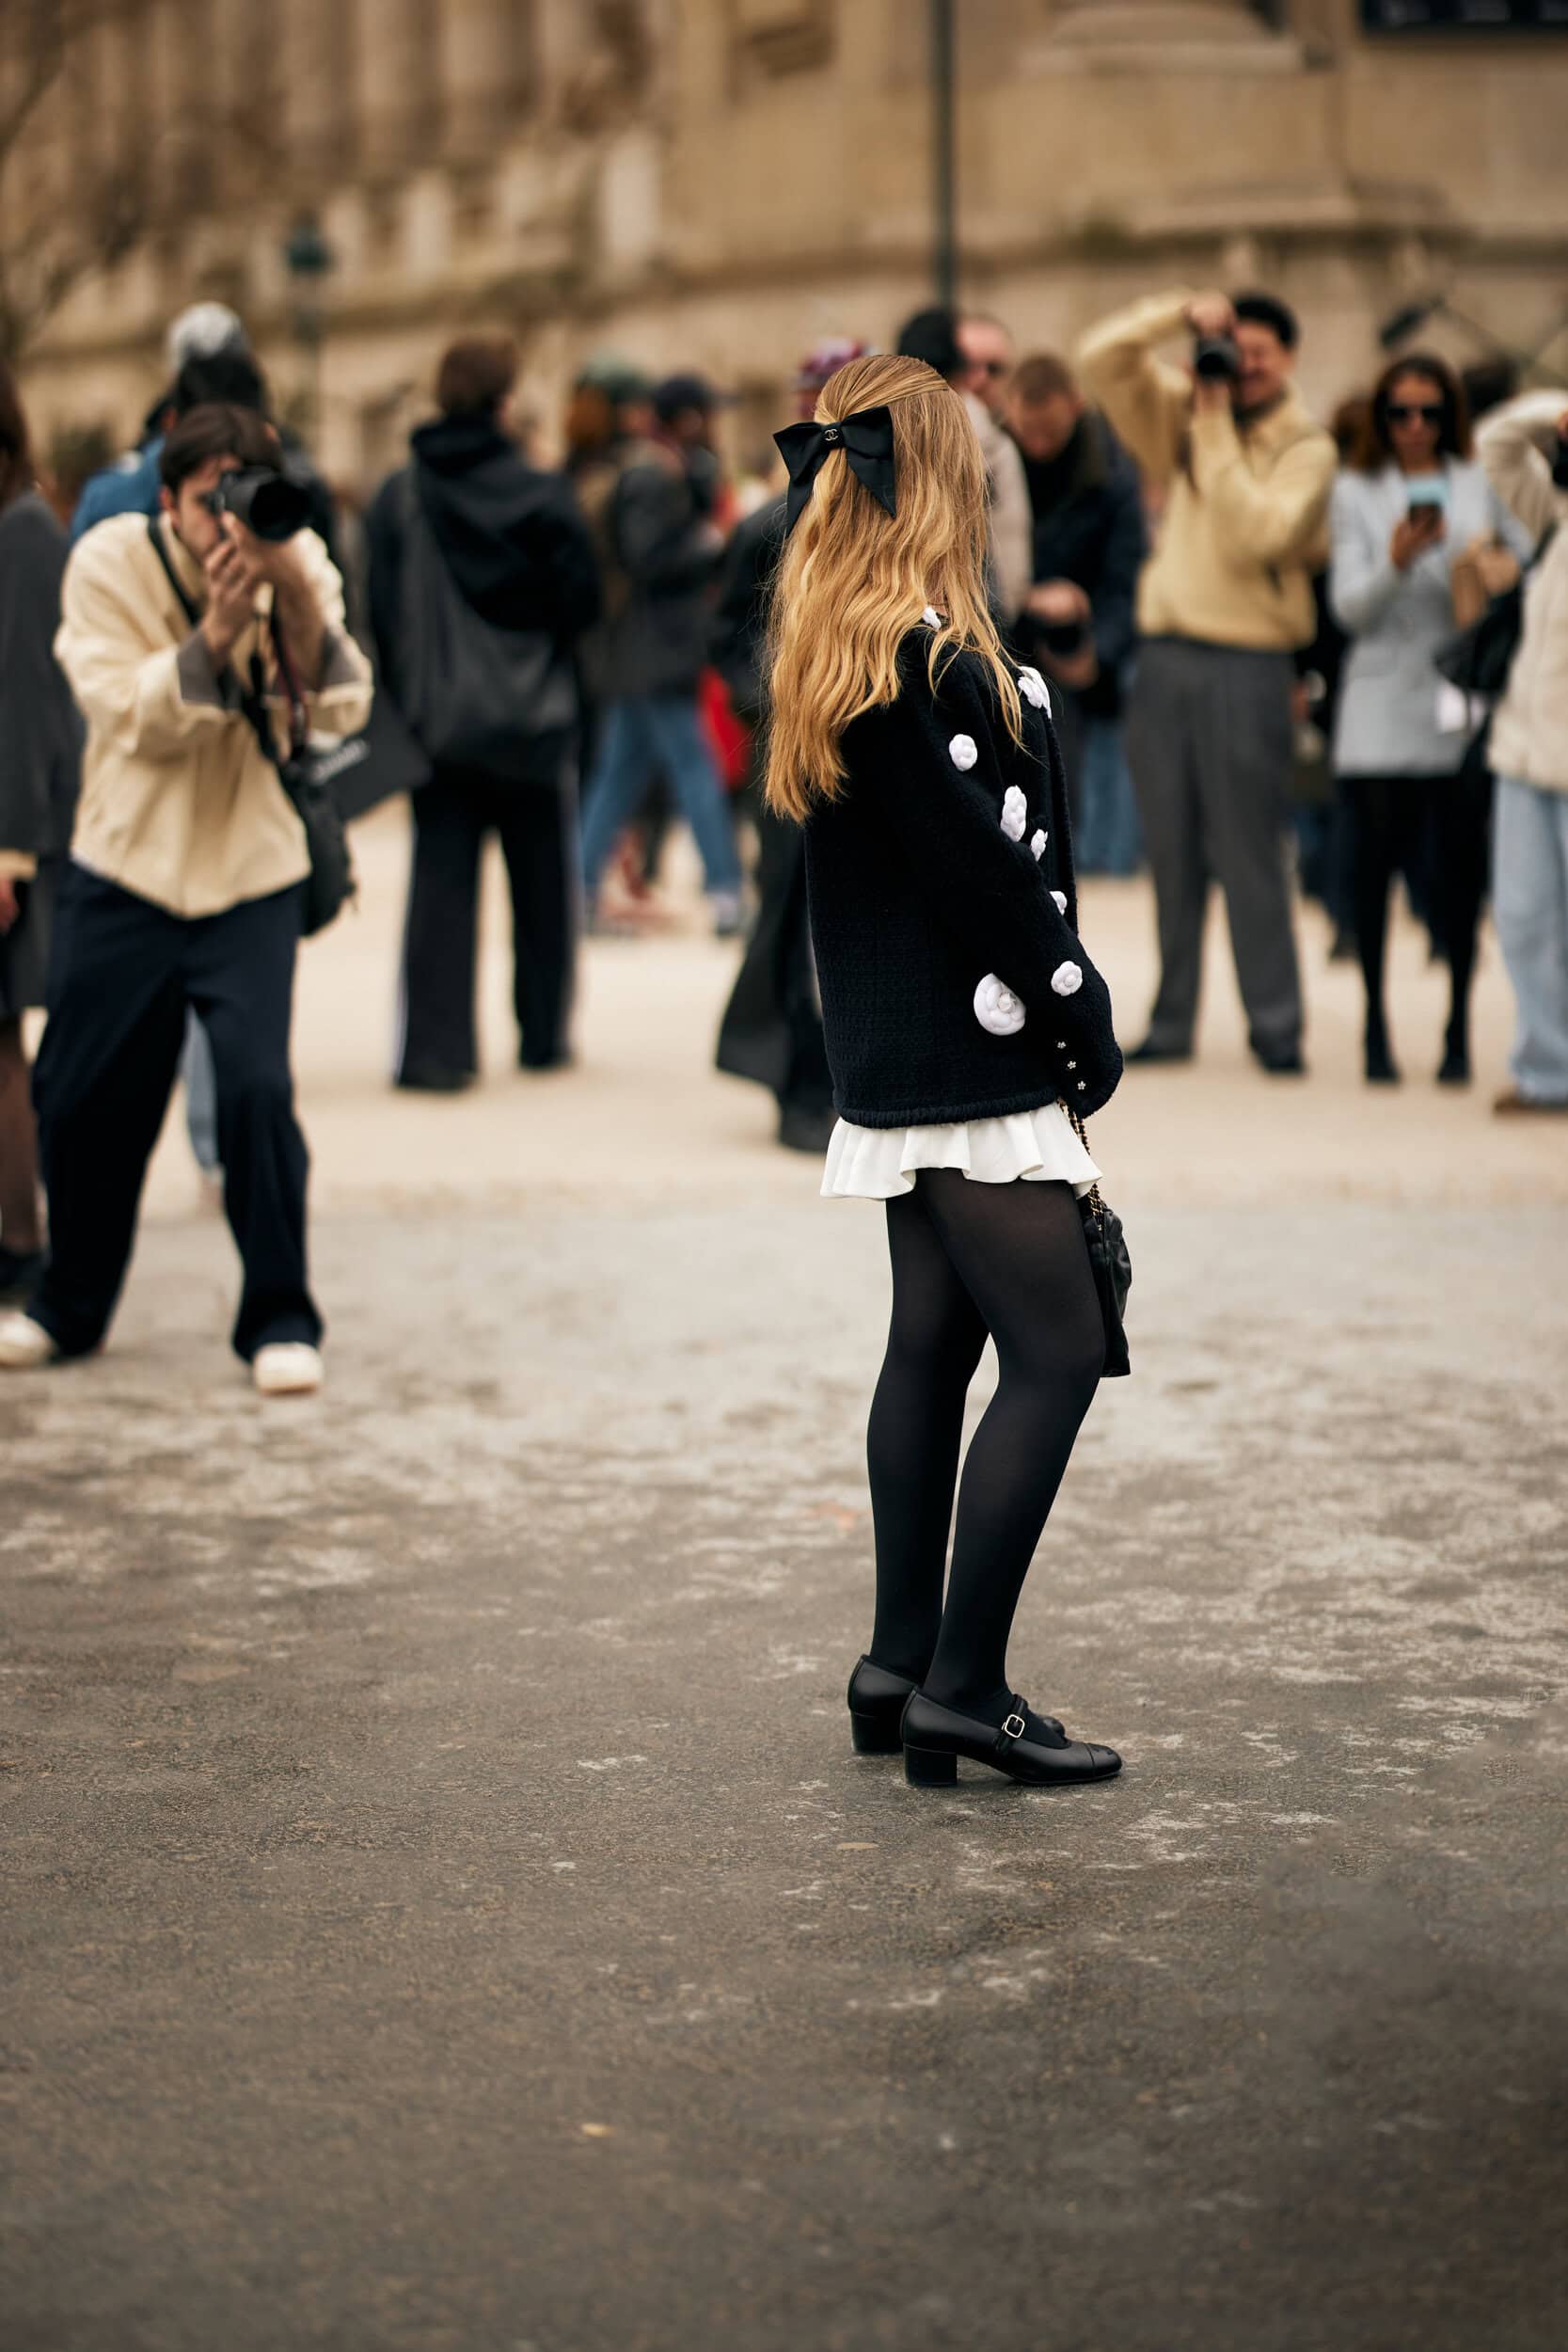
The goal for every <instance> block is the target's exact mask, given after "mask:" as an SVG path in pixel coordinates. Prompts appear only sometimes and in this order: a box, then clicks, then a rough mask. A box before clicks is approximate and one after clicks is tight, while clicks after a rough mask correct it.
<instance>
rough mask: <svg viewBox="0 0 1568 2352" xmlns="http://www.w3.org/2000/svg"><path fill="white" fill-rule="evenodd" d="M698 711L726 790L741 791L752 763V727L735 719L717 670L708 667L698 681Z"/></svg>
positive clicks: (733, 706)
mask: <svg viewBox="0 0 1568 2352" xmlns="http://www.w3.org/2000/svg"><path fill="white" fill-rule="evenodd" d="M697 710H698V714H699V716H700V717H701V719H702V723H703V733H704V734H705V736H706V737H707V739H708V748H709V750H710V751H711V752H712V754H713V756H714V758H715V759H716V760H717V761H718V762H719V772H720V774H721V776H722V777H723V779H724V789H725V790H726V792H738V791H739V789H740V787H741V786H742V785H743V784H744V783H745V781H746V771H747V769H748V768H749V767H750V765H751V759H752V730H751V728H750V727H749V726H747V724H746V723H745V722H744V720H742V719H737V718H736V710H735V705H734V703H733V702H731V700H730V690H729V688H728V687H727V686H726V685H725V683H724V681H723V679H722V678H721V676H720V675H719V673H718V671H717V670H705V671H704V672H703V675H702V676H701V677H700V678H699V679H698V681H697Z"/></svg>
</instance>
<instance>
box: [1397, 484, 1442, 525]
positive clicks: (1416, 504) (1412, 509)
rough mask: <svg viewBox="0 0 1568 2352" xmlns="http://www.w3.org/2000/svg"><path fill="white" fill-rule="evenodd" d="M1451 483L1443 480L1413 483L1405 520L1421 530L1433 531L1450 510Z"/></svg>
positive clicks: (1405, 511)
mask: <svg viewBox="0 0 1568 2352" xmlns="http://www.w3.org/2000/svg"><path fill="white" fill-rule="evenodd" d="M1448 504H1449V485H1448V484H1447V483H1446V482H1443V481H1433V482H1417V483H1413V484H1412V485H1411V488H1410V492H1409V497H1408V501H1407V503H1406V506H1405V510H1404V516H1405V520H1406V521H1407V522H1409V523H1414V524H1415V525H1416V526H1417V527H1418V529H1419V530H1422V531H1431V530H1433V528H1434V527H1436V526H1438V525H1440V524H1441V523H1442V521H1443V518H1444V516H1445V514H1446V513H1447V511H1448Z"/></svg>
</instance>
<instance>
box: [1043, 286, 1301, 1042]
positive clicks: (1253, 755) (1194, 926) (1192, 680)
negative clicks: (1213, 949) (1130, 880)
mask: <svg viewBox="0 0 1568 2352" xmlns="http://www.w3.org/2000/svg"><path fill="white" fill-rule="evenodd" d="M1178 337H1184V338H1185V340H1186V342H1187V348H1188V354H1189V358H1188V364H1187V365H1186V366H1184V367H1182V366H1177V365H1175V364H1173V363H1172V362H1171V361H1170V360H1168V359H1164V358H1159V357H1158V356H1157V354H1158V352H1159V348H1160V346H1161V345H1162V344H1163V343H1169V342H1174V341H1175V340H1176V339H1177V338H1178ZM1298 342H1299V333H1298V329H1297V326H1296V321H1295V318H1294V315H1293V314H1292V312H1291V310H1289V309H1288V308H1287V306H1286V305H1285V304H1284V303H1283V302H1280V301H1278V300H1277V299H1276V298H1275V296H1274V295H1273V294H1239V295H1237V296H1236V298H1235V299H1234V300H1232V299H1231V298H1230V296H1229V295H1227V294H1197V295H1191V294H1169V295H1164V296H1157V297H1156V298H1155V299H1153V300H1152V301H1148V302H1140V303H1137V304H1135V305H1134V306H1133V307H1132V309H1131V310H1123V311H1120V312H1118V314H1117V316H1116V317H1115V318H1113V319H1108V320H1107V321H1106V322H1105V324H1104V325H1103V326H1099V327H1096V328H1095V329H1094V331H1093V333H1091V334H1090V335H1089V336H1088V337H1087V338H1086V339H1085V342H1084V343H1083V345H1082V347H1081V349H1080V352H1079V363H1080V367H1081V370H1082V373H1083V377H1084V381H1085V387H1086V388H1087V389H1088V392H1089V395H1090V398H1091V399H1092V400H1094V401H1096V402H1097V403H1098V404H1099V405H1100V406H1101V408H1102V409H1103V410H1104V412H1105V414H1106V416H1107V417H1108V418H1109V420H1110V421H1111V424H1112V426H1113V428H1114V429H1115V431H1116V432H1117V435H1118V437H1120V439H1121V440H1122V442H1123V443H1124V444H1125V445H1126V447H1127V448H1128V449H1129V450H1130V451H1131V452H1132V455H1133V456H1134V457H1135V458H1136V459H1137V461H1138V464H1139V465H1140V466H1141V467H1142V468H1143V469H1144V471H1145V473H1146V474H1147V475H1148V479H1149V481H1150V482H1151V483H1152V484H1154V485H1158V486H1159V487H1160V488H1162V489H1164V493H1165V509H1164V520H1163V522H1162V524H1161V527H1160V532H1159V537H1158V539H1157V541H1156V543H1155V547H1154V550H1153V553H1152V554H1151V555H1150V556H1149V559H1148V563H1147V564H1145V566H1144V569H1143V575H1142V578H1141V580H1140V581H1139V585H1138V629H1139V633H1140V637H1141V639H1142V647H1141V651H1140V653H1139V657H1138V675H1137V681H1136V683H1135V685H1134V687H1133V689H1132V698H1131V701H1130V704H1129V707H1128V723H1127V749H1128V757H1129V760H1130V763H1131V766H1132V780H1133V784H1134V786H1135V787H1136V789H1137V795H1138V805H1139V809H1140V812H1141V814H1142V817H1143V822H1144V835H1145V840H1146V843H1147V845H1148V856H1149V863H1150V866H1152V868H1153V874H1154V890H1155V898H1156V901H1157V904H1158V910H1159V922H1160V966H1161V970H1160V991H1159V995H1158V997H1157V998H1156V1000H1155V1005H1154V1010H1153V1013H1152V1015H1151V1017H1150V1021H1149V1027H1148V1037H1147V1039H1146V1040H1145V1041H1144V1043H1143V1044H1142V1045H1141V1046H1139V1047H1137V1048H1136V1049H1135V1050H1134V1051H1133V1052H1132V1054H1131V1055H1130V1056H1129V1057H1128V1058H1129V1059H1130V1060H1132V1061H1185V1060H1186V1059H1187V1058H1188V1057H1190V1055H1191V1053H1192V1050H1193V1026H1194V1023H1195V1021H1196V1015H1197V999H1198V982H1199V978H1200V975H1201V961H1202V952H1203V915H1204V908H1205V904H1206V902H1207V899H1208V895H1209V877H1210V875H1211V874H1213V875H1216V876H1217V877H1218V879H1219V882H1220V885H1221V887H1222V889H1223V890H1224V892H1225V897H1226V907H1227V914H1228V915H1229V918H1230V937H1231V944H1232V946H1233V949H1234V952H1235V957H1236V977H1237V979H1238V980H1239V982H1240V983H1241V991H1242V996H1243V1001H1244V1003H1245V1005H1246V1010H1247V1022H1248V1029H1249V1033H1250V1038H1251V1043H1252V1049H1253V1052H1254V1053H1255V1054H1256V1055H1257V1057H1258V1059H1259V1062H1260V1063H1261V1064H1262V1066H1263V1068H1264V1069H1265V1070H1267V1071H1269V1072H1271V1073H1277V1074H1280V1075H1291V1074H1294V1073H1299V1072H1300V1071H1301V1070H1302V1069H1303V1067H1304V1064H1303V1061H1302V1056H1301V1028H1302V1006H1301V983H1300V977H1299V975H1298V972H1297V968H1296V954H1295V943H1294V940H1293V938H1292V935H1291V898H1290V888H1289V884H1288V881H1287V875H1286V863H1285V824H1286V814H1287V797H1288V793H1289V789H1290V783H1291V769H1292V757H1293V730H1292V722H1291V694H1292V691H1293V688H1294V684H1295V670H1294V661H1293V659H1292V657H1293V655H1294V654H1295V652H1296V650H1297V648H1298V647H1300V646H1302V645H1306V644H1310V643H1311V641H1312V637H1313V635H1314V633H1315V628H1316V622H1315V617H1314V610H1313V602H1312V587H1311V577H1312V574H1313V572H1314V571H1317V570H1321V569H1322V567H1323V563H1324V561H1325V559H1326V542H1325V538H1324V523H1325V518H1326V516H1327V512H1328V499H1329V492H1330V490H1331V488H1332V486H1333V482H1334V470H1335V449H1334V443H1333V440H1332V439H1331V438H1330V437H1329V435H1328V434H1327V433H1325V432H1324V431H1323V428H1322V427H1321V426H1320V425H1317V424H1315V423H1314V422H1313V421H1312V419H1311V418H1310V416H1308V414H1307V410H1306V408H1305V407H1304V406H1303V405H1302V402H1301V400H1300V398H1299V397H1298V395H1297V393H1296V391H1295V389H1294V388H1293V386H1292V384H1291V375H1292V373H1293V371H1294V368H1295V361H1296V348H1297V344H1298Z"/></svg>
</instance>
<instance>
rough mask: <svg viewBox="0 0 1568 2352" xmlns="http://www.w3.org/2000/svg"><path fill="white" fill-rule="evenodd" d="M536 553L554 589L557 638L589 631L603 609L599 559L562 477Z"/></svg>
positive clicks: (572, 636)
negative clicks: (538, 550)
mask: <svg viewBox="0 0 1568 2352" xmlns="http://www.w3.org/2000/svg"><path fill="white" fill-rule="evenodd" d="M541 526H542V528H541V544H540V554H541V558H542V561H543V564H544V567H545V569H546V572H547V573H548V576H549V579H550V580H551V583H552V586H553V589H554V597H555V616H554V627H555V634H556V636H557V637H559V638H562V639H565V640H570V639H572V638H576V637H580V636H581V635H582V633H583V631H584V629H589V628H593V626H594V622H595V621H596V620H597V619H598V617H599V613H600V612H601V610H602V609H603V604H604V593H603V589H602V587H601V585H600V581H599V559H598V555H597V553H596V552H595V550H594V541H593V537H592V535H591V534H590V532H589V529H588V524H587V522H586V520H585V518H584V516H583V514H582V510H581V508H580V507H579V506H578V502H577V500H576V499H575V498H574V496H573V495H572V486H571V484H570V483H569V482H567V481H566V480H565V479H564V478H562V480H561V481H560V483H559V484H558V485H556V490H555V495H554V497H553V498H552V500H551V502H550V504H549V505H548V506H547V507H546V511H545V514H544V516H542V517H541Z"/></svg>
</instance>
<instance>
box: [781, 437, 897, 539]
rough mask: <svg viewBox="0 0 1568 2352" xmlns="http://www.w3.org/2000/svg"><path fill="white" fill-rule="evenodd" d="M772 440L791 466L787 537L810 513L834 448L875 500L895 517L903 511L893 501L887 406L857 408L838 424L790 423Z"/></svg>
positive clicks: (786, 505) (786, 520)
mask: <svg viewBox="0 0 1568 2352" xmlns="http://www.w3.org/2000/svg"><path fill="white" fill-rule="evenodd" d="M773 438H774V440H775V441H776V442H777V443H778V446H779V449H780V452H781V453H782V455H783V457H784V464H785V465H786V466H787V467H788V468H789V498H788V501H787V502H786V504H785V507H784V536H785V537H786V538H787V537H788V535H789V533H790V532H792V531H793V530H794V528H795V526H796V524H797V523H798V522H799V521H800V516H802V514H803V513H804V512H805V507H806V501H807V500H808V499H809V498H810V496H811V492H812V485H813V483H814V482H815V481H816V477H817V475H818V474H819V473H820V472H821V470H822V468H823V466H824V465H825V464H826V462H827V460H828V459H829V458H830V457H831V456H832V453H833V452H834V450H835V449H841V450H842V451H843V452H844V454H845V456H846V457H847V459H848V461H849V470H850V472H851V473H852V474H853V475H854V476H855V478H856V480H857V481H859V482H863V484H864V485H865V486H866V488H867V489H868V490H869V491H870V493H871V495H872V497H873V498H874V499H876V500H877V501H879V504H881V505H883V506H885V507H886V508H887V511H888V513H889V514H890V515H895V514H896V513H897V512H898V509H897V508H896V506H895V504H894V500H893V488H894V485H893V415H892V412H891V410H890V409H888V408H887V407H886V406H885V405H884V406H882V407H879V408H857V409H856V411H855V413H854V415H853V416H852V417H845V418H843V419H842V420H840V421H839V422H837V423H835V424H786V425H785V427H784V431H783V432H782V433H775V434H774V436H773Z"/></svg>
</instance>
